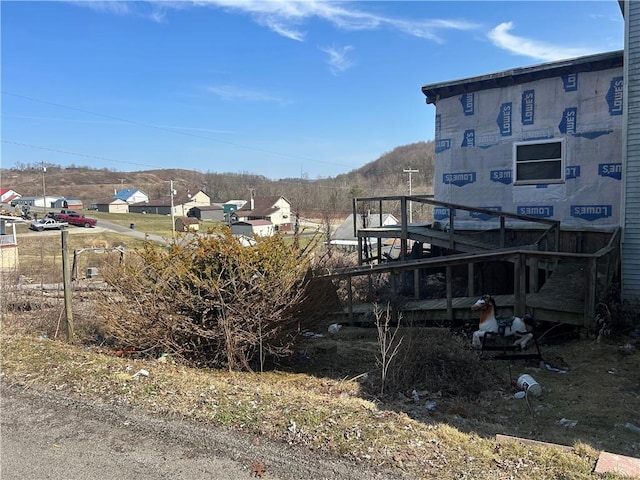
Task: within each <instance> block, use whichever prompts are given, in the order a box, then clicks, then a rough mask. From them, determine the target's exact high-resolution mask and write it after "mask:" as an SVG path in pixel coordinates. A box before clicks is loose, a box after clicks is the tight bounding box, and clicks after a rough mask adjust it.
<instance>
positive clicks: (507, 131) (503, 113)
mask: <svg viewBox="0 0 640 480" xmlns="http://www.w3.org/2000/svg"><path fill="white" fill-rule="evenodd" d="M512 113H513V104H512V103H511V102H507V103H503V104H501V105H500V113H499V114H498V118H496V122H498V128H499V129H500V135H502V136H503V137H509V136H511V133H512V132H513V129H512V128H511V125H512V116H513V115H512Z"/></svg>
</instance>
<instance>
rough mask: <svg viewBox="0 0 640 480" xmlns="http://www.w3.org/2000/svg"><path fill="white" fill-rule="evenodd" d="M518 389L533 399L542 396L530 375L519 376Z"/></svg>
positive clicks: (540, 389)
mask: <svg viewBox="0 0 640 480" xmlns="http://www.w3.org/2000/svg"><path fill="white" fill-rule="evenodd" d="M517 384H518V388H520V389H522V390H523V391H524V392H525V394H526V395H533V396H534V397H539V396H540V395H542V387H541V386H540V384H539V383H538V382H536V381H535V379H534V378H533V377H532V376H531V375H527V374H526V373H525V374H524V375H520V377H518V382H517Z"/></svg>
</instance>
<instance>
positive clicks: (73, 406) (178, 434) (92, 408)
mask: <svg viewBox="0 0 640 480" xmlns="http://www.w3.org/2000/svg"><path fill="white" fill-rule="evenodd" d="M0 394H1V401H2V410H1V412H2V413H1V417H0V478H2V480H18V479H20V480H24V479H37V480H44V479H60V480H63V479H64V480H76V479H77V480H80V479H88V478H99V479H101V480H122V479H126V478H131V479H144V480H156V479H157V480H160V479H171V480H179V479H190V480H198V479H207V480H210V479H217V480H237V479H242V478H255V477H258V476H259V475H258V473H263V474H264V475H263V477H262V478H264V479H266V480H294V479H305V480H306V479H314V480H321V479H326V480H337V479H345V480H349V479H354V480H355V479H362V478H367V479H368V480H381V479H396V478H398V479H399V478H401V477H398V476H393V475H386V474H384V473H380V472H373V471H369V470H367V469H365V468H362V467H360V466H357V465H355V464H351V463H348V462H345V461H342V460H339V459H326V458H320V457H318V456H316V455H314V454H313V453H312V452H309V451H300V450H297V449H294V448H292V447H289V446H287V445H285V444H277V443H274V442H268V441H266V440H263V439H261V438H260V437H252V436H249V435H245V434H242V433H233V432H228V431H223V430H220V429H217V428H213V427H209V426H206V425H198V424H194V423H191V422H187V421H184V420H179V419H167V418H159V417H157V416H149V415H147V414H144V413H142V412H140V411H136V410H132V409H129V408H128V407H126V406H113V405H106V404H98V403H90V402H83V401H79V400H76V399H71V398H67V397H63V396H57V395H54V394H51V393H44V392H37V391H34V390H29V389H25V388H24V386H22V387H17V386H8V385H6V384H4V383H3V384H2V385H0ZM254 462H258V463H257V464H254ZM261 464H264V465H265V466H266V468H265V469H264V471H260V472H257V471H255V469H254V467H259V466H261ZM257 470H260V469H259V468H258V469H257Z"/></svg>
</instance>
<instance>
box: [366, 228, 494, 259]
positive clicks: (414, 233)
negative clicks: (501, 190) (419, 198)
mask: <svg viewBox="0 0 640 480" xmlns="http://www.w3.org/2000/svg"><path fill="white" fill-rule="evenodd" d="M358 236H359V237H363V238H402V229H401V226H400V225H391V226H387V227H376V228H364V229H360V230H358ZM407 237H408V238H409V239H410V240H415V241H417V242H423V243H428V244H430V245H437V246H438V247H442V248H448V249H450V250H455V251H458V252H463V253H475V252H487V251H490V250H493V249H495V248H497V246H496V244H495V243H490V242H486V241H483V240H482V238H481V235H479V234H476V235H461V234H459V233H450V232H443V231H442V230H434V229H432V228H429V227H427V226H426V225H409V226H408V227H407Z"/></svg>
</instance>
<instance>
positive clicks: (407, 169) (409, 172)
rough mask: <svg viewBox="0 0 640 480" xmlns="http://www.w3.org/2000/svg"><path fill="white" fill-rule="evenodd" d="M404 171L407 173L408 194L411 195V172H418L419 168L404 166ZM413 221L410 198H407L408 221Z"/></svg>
mask: <svg viewBox="0 0 640 480" xmlns="http://www.w3.org/2000/svg"><path fill="white" fill-rule="evenodd" d="M402 171H403V172H404V173H408V174H409V196H411V174H412V173H418V172H419V171H420V170H413V169H411V168H405V169H404V170H402ZM411 222H413V216H412V214H411V200H409V223H411Z"/></svg>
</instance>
